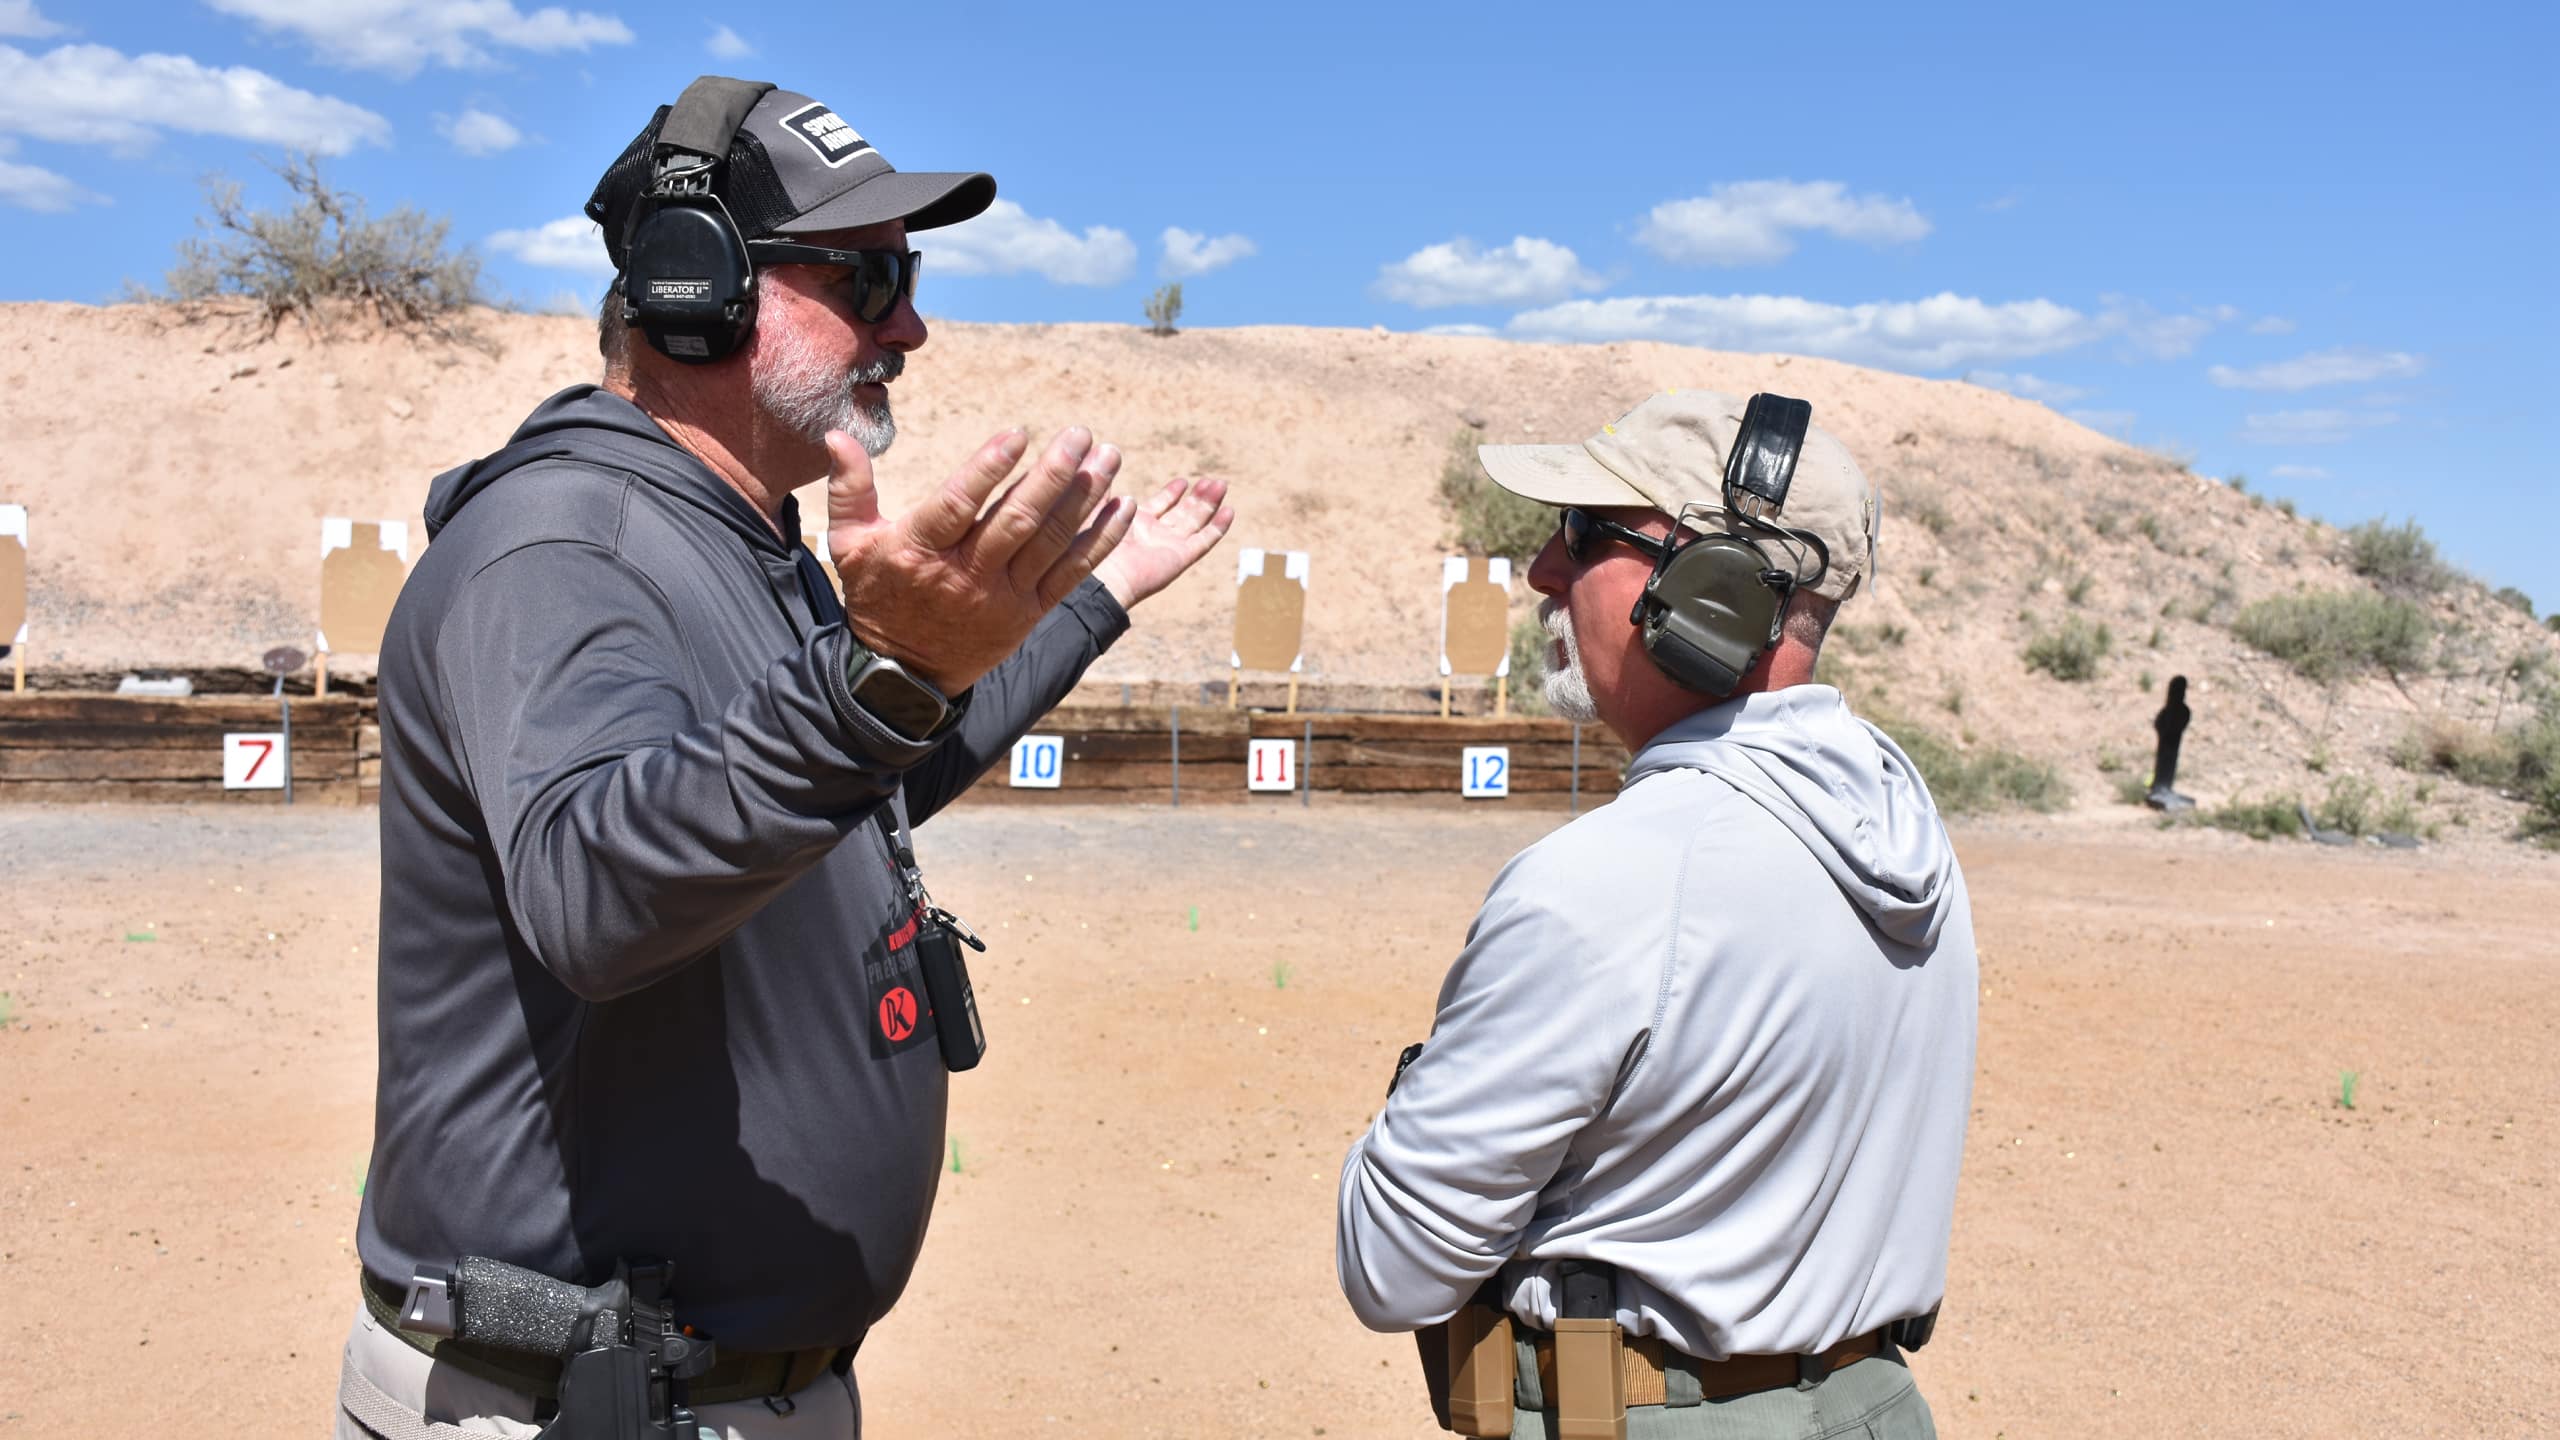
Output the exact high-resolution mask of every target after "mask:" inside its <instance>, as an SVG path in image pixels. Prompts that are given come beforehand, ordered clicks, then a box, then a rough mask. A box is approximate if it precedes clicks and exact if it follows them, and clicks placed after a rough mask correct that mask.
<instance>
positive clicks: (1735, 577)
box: [1628, 394, 1831, 698]
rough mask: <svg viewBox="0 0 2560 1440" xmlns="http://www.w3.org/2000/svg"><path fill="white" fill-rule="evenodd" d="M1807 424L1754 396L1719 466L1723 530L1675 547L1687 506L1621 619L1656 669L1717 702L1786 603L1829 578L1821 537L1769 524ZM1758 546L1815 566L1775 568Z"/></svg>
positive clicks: (1802, 416) (1775, 632)
mask: <svg viewBox="0 0 2560 1440" xmlns="http://www.w3.org/2000/svg"><path fill="white" fill-rule="evenodd" d="M1812 425H1813V407H1812V406H1811V405H1809V404H1807V403H1806V402H1804V401H1802V400H1793V399H1789V398H1788V397H1786V396H1784V395H1765V394H1764V395H1754V396H1752V397H1751V402H1750V404H1748V405H1746V406H1745V407H1743V411H1742V424H1741V426H1740V428H1739V429H1738V430H1737V431H1736V433H1735V435H1734V441H1733V450H1732V453H1731V454H1729V455H1728V456H1727V457H1726V459H1725V469H1724V515H1725V518H1726V520H1727V522H1728V525H1729V527H1730V528H1728V529H1727V530H1725V531H1724V532H1722V533H1718V534H1708V535H1700V536H1697V537H1696V538H1694V539H1690V540H1686V541H1683V540H1682V539H1681V536H1682V535H1683V534H1685V533H1687V521H1688V518H1689V516H1690V515H1691V514H1692V513H1693V512H1695V513H1701V514H1711V513H1713V507H1711V506H1706V505H1691V506H1687V507H1684V508H1683V509H1682V510H1681V513H1680V514H1679V515H1677V516H1674V517H1673V520H1674V523H1673V525H1672V527H1671V535H1670V537H1669V540H1668V542H1667V543H1666V545H1665V547H1664V549H1663V552H1662V555H1661V557H1660V558H1659V559H1657V560H1656V561H1655V562H1654V566H1653V576H1652V578H1651V579H1649V580H1647V581H1646V582H1645V587H1644V593H1643V594H1642V595H1640V596H1638V597H1637V598H1636V605H1635V613H1634V614H1632V615H1630V616H1629V617H1628V619H1629V621H1630V622H1631V623H1633V624H1634V625H1635V627H1636V629H1637V632H1638V635H1639V638H1641V639H1642V641H1643V643H1644V650H1645V654H1646V655H1648V656H1650V657H1651V658H1652V660H1653V663H1654V667H1655V668H1656V669H1658V670H1660V671H1661V672H1662V673H1663V674H1664V675H1666V676H1668V677H1670V679H1671V681H1672V683H1673V684H1675V685H1678V686H1680V687H1682V688H1683V689H1688V690H1695V691H1697V692H1699V693H1700V694H1704V695H1712V696H1716V697H1718V698H1722V697H1723V696H1727V695H1730V694H1732V693H1733V691H1734V688H1735V687H1736V686H1738V685H1740V684H1741V683H1742V677H1743V676H1744V675H1745V674H1747V673H1749V671H1750V669H1751V667H1752V666H1753V665H1755V664H1757V663H1759V660H1760V657H1761V655H1763V654H1764V653H1766V652H1767V651H1768V650H1769V649H1770V647H1772V646H1774V645H1776V644H1777V643H1778V636H1779V632H1780V629H1781V627H1783V626H1784V624H1785V623H1786V614H1787V602H1788V601H1789V600H1790V599H1792V598H1794V595H1795V592H1796V590H1797V589H1798V588H1799V587H1801V586H1805V585H1812V584H1816V583H1819V582H1820V580H1821V579H1822V576H1823V573H1824V572H1825V571H1827V570H1829V569H1830V563H1831V562H1830V554H1829V552H1828V551H1827V550H1825V549H1824V547H1823V544H1822V541H1821V538H1820V537H1818V536H1815V535H1811V534H1808V533H1806V532H1804V531H1801V530H1785V529H1781V528H1779V527H1778V526H1777V525H1775V524H1774V523H1772V522H1774V521H1775V520H1776V519H1777V517H1778V513H1779V512H1780V511H1781V510H1782V509H1784V508H1785V506H1786V502H1787V487H1788V485H1789V484H1790V483H1792V482H1793V481H1794V479H1795V473H1796V459H1797V457H1798V456H1799V455H1800V454H1802V453H1803V450H1804V440H1805V435H1806V434H1807V433H1808V432H1809V431H1810V429H1811V428H1812ZM1763 538H1774V539H1784V540H1791V541H1795V542H1798V543H1802V544H1807V545H1809V546H1810V547H1811V549H1812V550H1813V552H1814V553H1815V554H1816V556H1817V557H1819V560H1820V567H1819V568H1818V569H1816V570H1815V571H1814V573H1813V574H1812V576H1810V577H1806V576H1803V575H1801V574H1799V572H1798V570H1797V569H1795V568H1793V567H1783V566H1780V565H1778V564H1776V563H1774V562H1773V561H1772V560H1771V559H1770V556H1769V552H1768V551H1767V550H1766V549H1764V548H1763V547H1762V544H1761V541H1762V539H1763Z"/></svg>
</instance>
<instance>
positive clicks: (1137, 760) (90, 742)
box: [0, 693, 1627, 805]
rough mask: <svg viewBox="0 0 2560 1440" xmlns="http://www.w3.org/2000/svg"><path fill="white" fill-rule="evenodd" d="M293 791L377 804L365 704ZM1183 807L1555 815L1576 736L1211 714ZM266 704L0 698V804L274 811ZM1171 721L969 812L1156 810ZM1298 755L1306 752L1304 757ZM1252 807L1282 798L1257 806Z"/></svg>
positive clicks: (1482, 723)
mask: <svg viewBox="0 0 2560 1440" xmlns="http://www.w3.org/2000/svg"><path fill="white" fill-rule="evenodd" d="M292 703H293V748H292V776H293V785H294V799H295V800H296V801H297V802H299V803H320V804H337V805H346V804H358V803H371V802H373V801H376V800H378V799H379V798H380V794H381V785H382V730H381V726H380V724H379V723H378V721H377V719H376V717H375V713H374V702H373V701H372V700H371V699H370V698H359V697H354V696H329V697H327V698H313V697H310V696H302V697H296V698H295V699H294V700H293V702H292ZM1180 717H1181V719H1180V723H1181V729H1182V735H1181V799H1182V803H1184V804H1239V805H1240V804H1243V803H1245V801H1246V798H1247V792H1246V789H1245V767H1246V763H1247V761H1246V754H1247V745H1248V742H1250V741H1253V740H1288V741H1291V742H1294V743H1295V744H1296V746H1297V748H1298V750H1299V751H1300V752H1301V753H1299V754H1298V755H1297V763H1298V764H1299V765H1300V766H1303V767H1305V774H1306V779H1307V783H1308V785H1309V786H1310V788H1311V789H1313V790H1315V791H1318V792H1329V793H1342V794H1362V795H1411V796H1446V797H1448V798H1449V800H1450V801H1451V802H1452V803H1456V801H1457V797H1458V790H1459V778H1460V775H1461V773H1462V770H1463V764H1462V761H1461V758H1460V755H1461V752H1462V751H1463V750H1464V749H1465V748H1466V747H1469V746H1487V745H1498V746H1502V747H1504V748H1505V749H1506V750H1507V751H1508V752H1509V759H1510V766H1509V772H1510V773H1509V780H1510V790H1511V793H1512V794H1513V795H1515V796H1536V797H1553V798H1554V799H1556V800H1561V799H1563V797H1564V796H1565V795H1566V794H1567V793H1568V791H1570V790H1572V789H1573V788H1574V777H1575V763H1574V757H1575V740H1574V727H1573V726H1572V725H1571V724H1569V723H1567V722H1565V721H1562V720H1549V719H1532V718H1528V717H1523V716H1516V715H1515V716H1510V717H1507V718H1503V719H1484V718H1468V717H1463V716H1461V717H1455V718H1451V719H1445V720H1444V719H1441V718H1440V717H1438V716H1436V715H1348V714H1310V713H1300V714H1296V715H1288V714H1270V713H1263V712H1248V711H1240V710H1227V709H1223V708H1220V707H1217V706H1214V705H1209V706H1199V707H1193V706H1188V705H1186V706H1184V707H1182V709H1181V711H1180ZM281 721H282V716H281V713H280V711H279V708H278V704H277V701H276V700H275V699H274V698H273V697H269V696H229V695H225V696H204V697H195V698H189V699H183V700H178V699H161V698H151V697H140V696H126V695H65V694H43V693H39V694H33V695H23V696H0V803H8V802H11V801H96V800H133V801H159V802H166V801H189V800H210V801H224V802H236V803H243V804H276V803H280V802H281V801H282V800H283V798H284V796H283V793H282V792H281V791H276V790H225V789H224V788H223V784H222V751H223V737H224V736H225V735H228V734H235V733H242V732H248V733H257V734H272V733H274V732H276V731H278V730H280V729H282V728H283V726H282V723H281ZM1173 723H1174V715H1173V712H1171V711H1170V710H1168V709H1163V708H1156V707H1144V708H1131V707H1121V706H1109V705H1068V706H1062V707H1060V708H1059V709H1057V710H1054V711H1052V712H1050V713H1049V714H1048V715H1046V716H1044V717H1042V719H1041V720H1040V721H1039V723H1037V724H1035V725H1033V726H1032V727H1031V728H1032V731H1033V733H1035V734H1042V735H1056V736H1058V737H1060V739H1061V741H1062V742H1063V743H1062V750H1063V754H1062V756H1061V761H1062V763H1061V764H1060V766H1059V771H1058V776H1059V785H1058V788H1056V789H1054V790H1031V789H1014V788H1012V787H1011V786H1010V785H1009V784H1008V783H1007V772H1006V769H1005V767H1004V765H1003V764H1002V763H1001V761H999V763H998V765H997V766H996V767H994V768H992V769H990V770H989V771H988V772H987V774H986V775H985V776H983V777H981V778H980V779H979V781H978V782H977V783H976V784H975V785H974V786H973V787H971V789H970V790H969V792H968V794H969V798H970V799H971V800H973V801H993V802H1001V803H1027V804H1059V803H1065V804H1077V803H1095V802H1105V803H1107V802H1113V801H1120V802H1127V803H1134V804H1156V803H1170V802H1171V801H1172V799H1173V796H1174V783H1175V782H1174V737H1173ZM1310 741H1311V743H1310ZM1580 756H1581V767H1580V791H1581V795H1582V798H1583V802H1584V803H1585V804H1597V803H1599V802H1600V801H1602V800H1605V799H1606V798H1607V797H1608V796H1609V795H1611V794H1613V793H1614V792H1615V791H1616V789H1617V782H1618V773H1619V771H1620V770H1621V769H1622V768H1623V767H1624V766H1625V764H1626V759H1627V757H1626V752H1625V751H1624V750H1622V749H1620V748H1619V746H1618V744H1617V742H1616V741H1615V740H1614V739H1612V738H1611V737H1610V736H1609V735H1608V733H1607V732H1606V731H1604V730H1602V729H1600V728H1599V727H1597V726H1584V727H1582V735H1581V742H1580ZM1259 798H1260V799H1262V800H1264V801H1266V802H1274V803H1276V802H1279V801H1283V800H1286V799H1287V798H1288V797H1286V796H1285V795H1264V796H1262V797H1259Z"/></svg>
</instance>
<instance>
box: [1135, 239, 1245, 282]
mask: <svg viewBox="0 0 2560 1440" xmlns="http://www.w3.org/2000/svg"><path fill="white" fill-rule="evenodd" d="M1255 253H1257V252H1256V251H1255V250H1254V245H1253V241H1252V240H1251V239H1249V238H1247V237H1245V236H1242V235H1221V236H1218V237H1217V238H1216V239H1214V240H1213V239H1211V238H1209V237H1208V236H1206V235H1201V234H1197V233H1195V232H1193V231H1189V230H1185V229H1183V228H1182V227H1181V226H1179V225H1167V226H1166V227H1164V263H1163V264H1162V265H1159V266H1158V267H1157V268H1158V269H1160V270H1162V271H1163V272H1164V273H1165V275H1166V276H1167V277H1169V278H1171V279H1175V280H1180V279H1184V278H1186V277H1188V276H1192V275H1206V274H1208V273H1209V272H1210V271H1212V270H1216V269H1218V268H1220V267H1222V266H1227V265H1233V264H1234V263H1236V262H1237V261H1239V260H1242V259H1244V258H1245V257H1246V256H1248V255H1252V254H1255Z"/></svg>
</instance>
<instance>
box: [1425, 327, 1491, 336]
mask: <svg viewBox="0 0 2560 1440" xmlns="http://www.w3.org/2000/svg"><path fill="white" fill-rule="evenodd" d="M1421 333H1422V334H1425V335H1464V336H1469V337H1473V338H1486V337H1490V336H1491V335H1493V334H1494V333H1495V332H1494V328H1493V327H1492V326H1490V325H1426V326H1424V327H1422V331H1421Z"/></svg>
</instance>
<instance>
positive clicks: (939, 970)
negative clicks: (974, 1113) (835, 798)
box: [872, 803, 987, 1072]
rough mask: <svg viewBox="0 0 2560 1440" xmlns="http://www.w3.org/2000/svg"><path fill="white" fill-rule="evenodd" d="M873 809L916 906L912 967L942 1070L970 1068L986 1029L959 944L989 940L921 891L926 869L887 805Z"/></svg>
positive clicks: (983, 1047)
mask: <svg viewBox="0 0 2560 1440" xmlns="http://www.w3.org/2000/svg"><path fill="white" fill-rule="evenodd" d="M872 813H873V815H874V816H875V817H876V818H877V819H878V820H879V822H880V834H881V836H882V837H883V838H884V839H886V840H887V841H888V842H889V853H890V855H891V856H892V857H893V858H894V859H895V860H896V861H897V864H898V874H899V875H900V876H901V877H902V878H903V879H904V880H905V881H906V885H907V899H908V901H909V903H911V904H913V905H914V906H915V915H916V938H915V948H916V970H917V973H918V974H919V975H920V976H921V977H922V978H923V981H924V998H925V1004H926V1005H927V1006H929V1007H931V1009H932V1012H933V1022H934V1024H933V1028H934V1038H935V1039H936V1040H938V1041H939V1042H941V1045H942V1064H943V1068H945V1069H947V1070H951V1071H954V1072H957V1071H961V1070H973V1069H975V1068H977V1064H978V1062H979V1061H980V1060H983V1059H985V1058H986V1054H987V1029H986V1026H985V1024H984V1023H983V1022H981V1021H980V1020H979V1018H978V997H977V994H976V992H975V991H973V990H972V989H970V987H969V963H968V957H967V956H966V955H965V954H963V953H962V951H961V948H960V947H961V946H963V945H966V946H968V947H969V948H970V949H971V950H977V951H982V952H983V951H984V950H985V949H986V948H987V942H985V941H984V940H981V939H979V938H978V936H977V933H976V932H975V931H972V930H971V929H970V928H969V927H968V926H967V925H965V924H963V923H961V920H960V917H959V916H957V915H954V914H952V913H951V912H950V911H948V910H945V909H943V908H942V907H941V906H939V905H936V904H934V903H933V897H932V896H931V895H928V894H926V893H925V888H924V872H923V871H921V870H919V869H918V868H917V867H916V857H915V852H914V851H913V850H912V849H910V848H908V846H907V843H906V840H905V839H904V837H902V836H900V835H899V833H898V826H897V822H896V821H895V820H894V819H892V818H891V817H890V814H889V806H888V805H887V804H886V803H883V804H882V805H881V807H880V808H879V809H878V810H876V811H874V812H872Z"/></svg>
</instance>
